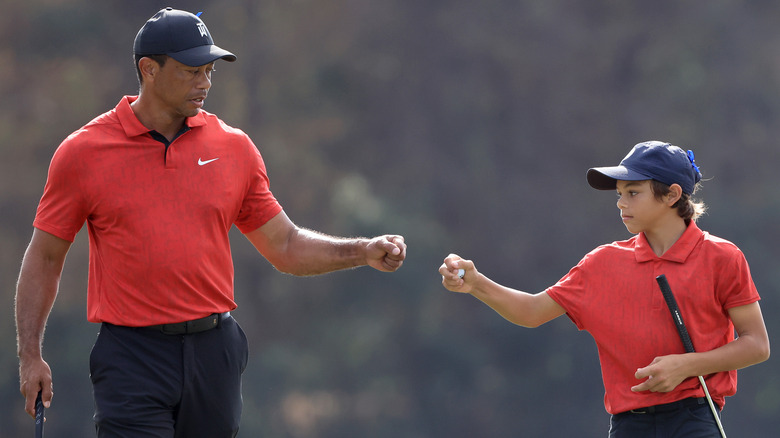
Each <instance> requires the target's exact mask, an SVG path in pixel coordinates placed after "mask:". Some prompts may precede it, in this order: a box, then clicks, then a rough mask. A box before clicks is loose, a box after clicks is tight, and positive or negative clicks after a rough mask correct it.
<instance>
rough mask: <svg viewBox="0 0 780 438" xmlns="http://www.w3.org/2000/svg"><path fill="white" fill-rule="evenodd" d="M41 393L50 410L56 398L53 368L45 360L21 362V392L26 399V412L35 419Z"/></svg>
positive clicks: (46, 406) (44, 404)
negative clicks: (53, 384) (36, 404)
mask: <svg viewBox="0 0 780 438" xmlns="http://www.w3.org/2000/svg"><path fill="white" fill-rule="evenodd" d="M38 391H40V392H41V400H42V401H43V406H44V407H45V408H48V407H49V406H50V405H51V399H52V397H53V396H54V391H53V390H52V378H51V368H49V364H47V363H46V361H44V360H43V359H40V358H39V359H37V360H29V361H28V360H20V361H19V392H21V393H22V396H24V398H25V403H24V410H25V412H27V414H29V415H30V417H32V418H35V399H36V398H37V397H38Z"/></svg>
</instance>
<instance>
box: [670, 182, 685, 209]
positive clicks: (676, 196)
mask: <svg viewBox="0 0 780 438" xmlns="http://www.w3.org/2000/svg"><path fill="white" fill-rule="evenodd" d="M682 193H683V191H682V187H680V185H679V184H676V183H675V184H672V185H671V186H669V194H668V195H666V196H667V199H666V202H668V203H669V206H672V205H674V203H675V202H677V201H679V200H680V198H681V197H682Z"/></svg>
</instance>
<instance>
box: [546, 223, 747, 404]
mask: <svg viewBox="0 0 780 438" xmlns="http://www.w3.org/2000/svg"><path fill="white" fill-rule="evenodd" d="M661 274H665V275H666V278H667V279H668V280H669V285H670V286H671V288H672V292H673V293H674V295H675V298H676V300H677V303H678V304H679V306H680V312H681V313H682V317H683V319H684V320H685V325H686V326H687V328H688V332H689V334H690V335H691V339H692V340H693V345H694V347H695V348H696V351H709V350H713V349H715V348H717V347H720V346H722V345H724V344H726V343H728V342H731V341H733V340H734V326H733V325H732V323H731V320H730V319H729V315H728V309H730V308H732V307H737V306H742V305H746V304H750V303H753V302H755V301H758V300H759V295H758V292H757V291H756V287H755V285H754V284H753V280H752V278H751V276H750V270H749V268H748V264H747V261H746V260H745V257H744V255H743V254H742V252H741V251H740V250H739V248H737V247H736V246H735V245H734V244H732V243H731V242H728V241H726V240H723V239H720V238H718V237H715V236H712V235H710V234H709V233H706V232H702V231H701V230H700V229H699V228H698V227H697V226H696V224H695V223H693V222H691V225H689V226H688V229H687V230H686V231H685V233H683V235H682V236H681V237H680V239H679V240H678V241H677V242H676V243H675V244H674V245H673V246H672V248H670V249H669V250H668V251H667V252H666V253H665V254H664V255H663V256H661V257H658V256H656V255H655V253H654V252H653V250H652V248H650V245H649V244H648V242H647V238H646V237H645V235H644V234H639V235H637V236H634V237H633V238H631V239H629V240H626V241H621V242H614V243H612V244H610V245H604V246H600V247H598V248H596V249H595V250H593V251H592V252H590V253H589V254H587V255H586V256H585V257H584V258H583V259H582V260H581V261H580V262H579V264H578V265H577V266H575V267H574V268H572V270H571V271H569V273H568V274H567V275H566V276H565V277H563V278H562V279H561V280H560V281H559V282H558V283H557V284H555V285H554V286H552V287H550V288H549V289H547V293H548V294H549V296H550V297H551V298H552V299H553V300H555V302H557V303H558V304H560V305H561V306H562V307H563V308H564V309H566V313H567V315H568V316H569V318H571V320H572V321H573V322H574V323H575V324H576V325H577V327H578V328H579V329H580V330H586V331H588V332H589V333H590V334H591V335H592V336H593V338H594V339H595V341H596V346H597V348H598V352H599V360H600V362H601V372H602V379H603V381H604V388H605V395H604V405H605V407H606V410H607V412H609V413H611V414H616V413H620V412H624V411H628V410H631V409H635V408H639V407H644V406H652V405H657V404H661V403H669V402H672V401H676V400H679V399H683V398H687V397H703V396H704V393H703V391H702V389H701V388H700V385H699V382H698V379H697V378H696V377H692V378H689V379H686V380H685V381H683V382H682V383H681V384H680V385H679V386H678V387H677V388H676V389H675V390H674V391H672V392H668V393H660V392H659V393H653V392H642V393H634V392H631V387H632V386H634V385H638V384H639V383H641V381H640V380H637V379H636V378H634V373H636V370H637V369H638V368H642V367H645V366H647V365H649V364H650V362H652V361H653V359H654V358H655V357H656V356H663V355H668V354H681V353H685V349H684V348H683V345H682V342H681V341H680V337H679V335H678V333H677V329H676V326H675V324H674V322H673V320H672V317H671V314H670V313H669V309H668V308H667V306H666V302H665V301H664V298H663V295H662V294H661V290H660V288H659V287H658V284H657V283H656V281H655V278H656V277H657V276H659V275H661ZM705 380H706V382H707V387H708V388H709V390H710V393H711V395H712V398H713V400H714V401H715V402H717V403H719V404H720V405H721V406H723V403H724V397H726V396H730V395H733V394H734V393H735V392H736V390H737V372H736V371H730V372H722V373H716V374H713V375H710V376H705Z"/></svg>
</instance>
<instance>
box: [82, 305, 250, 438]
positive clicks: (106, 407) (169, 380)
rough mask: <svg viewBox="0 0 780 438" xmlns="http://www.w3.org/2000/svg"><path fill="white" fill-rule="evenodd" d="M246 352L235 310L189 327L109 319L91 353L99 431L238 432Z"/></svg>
mask: <svg viewBox="0 0 780 438" xmlns="http://www.w3.org/2000/svg"><path fill="white" fill-rule="evenodd" d="M248 356H249V350H248V346H247V341H246V336H245V335H244V332H243V331H242V330H241V327H239V325H238V323H237V322H236V321H235V320H234V319H233V318H232V317H228V318H226V319H225V320H223V321H222V322H221V323H220V325H219V326H218V327H216V328H214V329H211V330H208V331H205V332H201V333H195V334H187V335H167V334H164V333H162V332H159V331H154V330H151V329H146V328H133V327H122V326H115V325H111V324H105V323H104V324H103V325H102V326H101V328H100V334H99V335H98V338H97V341H96V342H95V345H94V347H93V348H92V353H91V355H90V377H91V379H92V388H93V394H94V400H95V416H94V419H95V428H96V430H97V435H98V437H100V438H109V437H110V438H119V437H132V438H147V437H148V438H183V437H190V438H191V437H212V438H221V437H235V436H236V434H237V433H238V426H239V422H240V420H241V407H242V399H241V374H242V373H243V372H244V368H245V367H246V363H247V359H248Z"/></svg>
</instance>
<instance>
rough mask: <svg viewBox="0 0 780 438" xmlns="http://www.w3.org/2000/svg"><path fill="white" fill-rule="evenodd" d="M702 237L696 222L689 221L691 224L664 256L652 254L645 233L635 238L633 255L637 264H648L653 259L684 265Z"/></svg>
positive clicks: (702, 234)
mask: <svg viewBox="0 0 780 438" xmlns="http://www.w3.org/2000/svg"><path fill="white" fill-rule="evenodd" d="M703 236H704V233H703V232H702V231H701V230H700V229H699V227H698V226H696V222H694V221H691V223H690V224H689V225H688V228H686V229H685V232H683V233H682V236H680V238H679V239H677V242H674V245H672V247H671V248H669V250H667V251H666V252H665V253H664V255H662V256H661V257H658V256H657V255H656V254H655V253H654V252H653V248H651V247H650V242H648V241H647V236H645V233H641V234H639V236H637V237H638V238H637V240H636V245H635V247H634V255H635V257H636V261H637V262H638V263H642V262H648V261H650V260H655V259H660V260H667V261H670V262H677V263H684V262H685V260H686V259H687V258H688V256H689V255H691V252H693V249H694V248H695V247H696V245H697V244H698V243H699V241H701V239H702V237H703Z"/></svg>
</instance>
